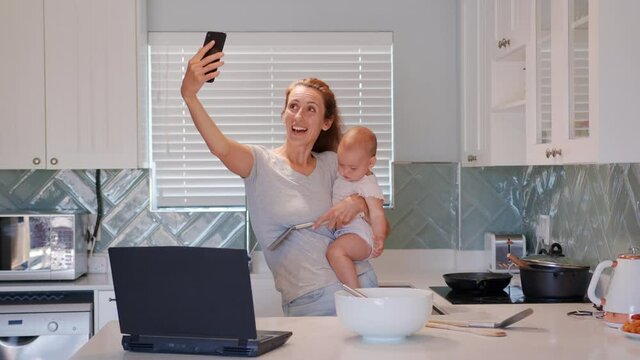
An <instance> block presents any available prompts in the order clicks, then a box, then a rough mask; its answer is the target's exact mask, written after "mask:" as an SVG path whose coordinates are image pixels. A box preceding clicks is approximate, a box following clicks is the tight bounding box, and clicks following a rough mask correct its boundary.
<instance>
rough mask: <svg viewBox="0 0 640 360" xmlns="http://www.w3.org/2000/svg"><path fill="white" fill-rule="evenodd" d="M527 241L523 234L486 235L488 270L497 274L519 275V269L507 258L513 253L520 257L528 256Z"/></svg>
mask: <svg viewBox="0 0 640 360" xmlns="http://www.w3.org/2000/svg"><path fill="white" fill-rule="evenodd" d="M526 247H527V241H526V239H525V236H524V235H522V234H495V233H490V232H487V233H485V234H484V249H485V254H486V264H487V268H488V269H489V271H491V272H497V273H518V272H520V271H519V269H518V267H517V266H515V264H513V263H512V262H511V260H509V259H508V258H507V254H509V253H511V254H513V255H516V256H518V257H524V256H525V255H526V251H527V249H526Z"/></svg>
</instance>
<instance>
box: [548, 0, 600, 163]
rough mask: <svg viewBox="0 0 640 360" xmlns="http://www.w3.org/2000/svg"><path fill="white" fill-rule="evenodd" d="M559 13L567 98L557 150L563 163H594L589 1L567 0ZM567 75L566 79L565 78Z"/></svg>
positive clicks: (595, 157)
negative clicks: (563, 41)
mask: <svg viewBox="0 0 640 360" xmlns="http://www.w3.org/2000/svg"><path fill="white" fill-rule="evenodd" d="M562 5H563V6H561V7H559V9H558V11H559V12H560V14H561V18H562V20H563V26H562V35H561V36H562V38H563V39H564V40H565V41H566V47H565V48H564V52H563V54H562V55H563V57H562V58H560V59H559V61H562V65H564V66H563V67H562V69H563V70H565V69H566V70H565V71H566V73H562V74H563V78H565V79H566V80H567V83H566V87H565V88H564V90H565V92H566V94H567V96H566V98H565V99H563V100H564V102H563V103H562V106H563V107H564V108H563V109H562V115H563V120H564V121H562V126H561V128H559V129H558V131H559V136H560V137H561V139H560V140H559V147H561V149H562V158H563V161H564V162H565V163H568V162H570V163H584V162H593V161H596V160H597V157H598V146H597V144H596V143H595V139H594V131H595V128H594V122H593V121H592V119H591V117H590V113H591V111H590V109H591V101H590V91H589V90H590V89H589V81H590V80H589V79H590V72H591V69H590V66H589V63H590V61H589V59H590V55H589V53H590V46H589V44H590V41H589V1H588V0H568V1H566V2H563V4H562ZM565 75H566V76H565Z"/></svg>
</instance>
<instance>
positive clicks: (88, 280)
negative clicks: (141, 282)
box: [0, 274, 113, 292]
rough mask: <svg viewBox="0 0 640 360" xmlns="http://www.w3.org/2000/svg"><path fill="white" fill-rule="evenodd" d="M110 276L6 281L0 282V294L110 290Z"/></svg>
mask: <svg viewBox="0 0 640 360" xmlns="http://www.w3.org/2000/svg"><path fill="white" fill-rule="evenodd" d="M111 289H113V284H112V282H111V275H110V274H85V275H82V276H80V277H79V278H77V279H76V280H55V281H54V280H47V281H6V282H0V292H11V291H72V290H78V291H83V290H111Z"/></svg>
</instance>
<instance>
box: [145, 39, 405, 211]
mask: <svg viewBox="0 0 640 360" xmlns="http://www.w3.org/2000/svg"><path fill="white" fill-rule="evenodd" d="M203 37H204V33H166V32H165V33H150V34H149V43H150V61H151V63H150V68H151V77H150V80H151V83H150V87H151V94H152V96H151V99H152V100H151V106H152V114H151V129H150V133H151V140H152V141H151V142H152V146H151V149H150V153H151V156H152V159H151V163H152V167H153V171H152V172H151V192H152V208H154V209H163V210H165V209H171V210H174V211H181V209H182V210H183V211H189V210H192V209H193V208H202V209H204V208H206V209H209V210H220V209H224V210H235V211H244V205H245V199H244V184H243V182H242V180H241V179H240V178H239V177H236V176H234V175H233V174H231V173H229V171H227V170H226V169H225V167H224V166H223V164H222V163H221V161H220V160H218V159H217V158H215V157H212V156H210V152H209V150H208V149H207V147H206V146H205V144H204V142H203V141H202V138H201V137H200V135H199V134H198V132H197V130H196V129H195V127H194V125H193V123H192V122H191V120H190V119H189V115H188V112H187V108H186V106H185V104H184V103H183V102H182V101H181V100H182V99H180V97H179V93H178V89H179V87H180V82H181V81H182V75H183V73H184V66H185V63H186V61H187V60H188V58H189V57H190V56H191V55H190V54H194V53H195V52H196V51H197V49H198V46H199V45H201V44H202V38H203ZM391 54H392V43H391V33H379V32H375V33H374V32H371V33H359V32H358V33H356V32H350V33H313V32H304V33H280V32H279V33H234V32H229V33H228V34H227V41H226V44H225V61H226V64H225V66H224V68H223V69H221V76H219V77H218V78H217V79H216V81H215V82H214V83H213V84H212V85H210V84H206V85H205V86H203V88H202V89H201V90H200V92H199V94H200V98H201V101H202V104H203V106H204V108H205V109H206V111H207V112H208V113H209V115H210V116H211V117H213V118H215V119H216V123H217V125H218V126H219V127H220V129H221V130H222V131H223V132H224V133H225V135H227V136H228V137H230V138H232V139H235V140H237V141H239V142H241V143H245V144H256V145H264V146H265V147H267V148H271V149H272V148H275V147H277V146H279V145H280V144H282V142H283V141H284V137H285V131H284V130H285V127H284V126H283V125H282V121H283V119H282V118H281V113H282V111H283V103H282V101H283V95H284V94H285V91H286V89H287V86H288V85H290V84H291V83H292V81H294V80H296V79H300V78H306V77H312V76H315V77H320V78H322V79H323V80H324V81H325V82H327V83H328V84H329V85H331V87H332V88H333V91H334V92H335V95H336V98H337V101H338V103H339V106H340V109H341V116H342V119H343V121H344V124H345V125H346V126H352V125H356V124H357V125H364V126H367V127H369V128H371V129H372V130H373V131H374V132H375V133H376V134H377V135H378V140H379V149H378V153H379V155H378V159H379V160H378V163H377V164H376V167H375V169H374V172H375V174H376V177H377V178H378V179H379V181H380V184H381V187H382V188H383V192H384V194H385V197H386V202H387V203H390V202H391V200H392V199H391V193H392V192H391V166H390V163H391V161H392V160H393V153H392V149H393V138H392V114H393V110H392V103H393V101H392V66H391V58H392V55H391Z"/></svg>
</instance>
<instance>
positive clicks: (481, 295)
mask: <svg viewBox="0 0 640 360" xmlns="http://www.w3.org/2000/svg"><path fill="white" fill-rule="evenodd" d="M430 289H431V290H433V291H434V292H435V293H436V294H438V295H440V296H442V297H443V298H445V299H446V300H447V301H449V302H450V303H451V304H453V305H474V304H541V303H588V302H590V301H589V299H587V298H586V297H584V298H581V299H580V298H578V299H544V298H530V297H526V296H524V294H523V293H522V288H521V287H520V286H516V285H509V286H507V287H506V288H504V290H503V291H501V292H496V293H486V292H478V291H453V290H451V288H450V287H448V286H430Z"/></svg>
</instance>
